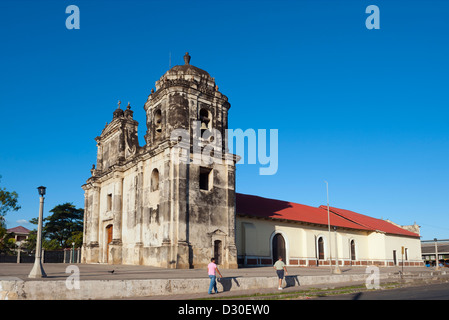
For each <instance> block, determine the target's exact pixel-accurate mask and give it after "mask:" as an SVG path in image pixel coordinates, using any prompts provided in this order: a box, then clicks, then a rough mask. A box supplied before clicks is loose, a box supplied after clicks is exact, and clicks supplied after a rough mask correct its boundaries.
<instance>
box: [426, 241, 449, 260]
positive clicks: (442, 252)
mask: <svg viewBox="0 0 449 320" xmlns="http://www.w3.org/2000/svg"><path fill="white" fill-rule="evenodd" d="M436 245H437V248H435V241H434V240H424V241H422V242H421V250H422V259H423V260H424V262H425V263H426V264H427V263H429V264H432V265H433V264H434V263H435V256H436V251H435V249H437V250H438V260H439V261H440V262H441V260H446V259H449V239H444V240H438V241H437V242H436Z"/></svg>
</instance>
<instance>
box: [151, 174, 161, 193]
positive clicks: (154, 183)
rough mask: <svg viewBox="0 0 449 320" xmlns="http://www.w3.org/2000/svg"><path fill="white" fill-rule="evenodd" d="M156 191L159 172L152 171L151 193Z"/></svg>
mask: <svg viewBox="0 0 449 320" xmlns="http://www.w3.org/2000/svg"><path fill="white" fill-rule="evenodd" d="M157 190H159V171H158V170H157V169H153V172H151V191H152V192H153V191H157Z"/></svg>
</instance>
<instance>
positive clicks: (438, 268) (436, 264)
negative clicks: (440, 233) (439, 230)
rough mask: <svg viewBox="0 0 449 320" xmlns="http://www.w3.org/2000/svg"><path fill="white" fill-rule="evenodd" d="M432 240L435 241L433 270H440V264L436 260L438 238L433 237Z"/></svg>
mask: <svg viewBox="0 0 449 320" xmlns="http://www.w3.org/2000/svg"><path fill="white" fill-rule="evenodd" d="M433 241H434V242H435V271H440V264H439V261H438V244H437V241H438V239H437V238H435V239H433Z"/></svg>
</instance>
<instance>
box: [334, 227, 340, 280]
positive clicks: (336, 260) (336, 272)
mask: <svg viewBox="0 0 449 320" xmlns="http://www.w3.org/2000/svg"><path fill="white" fill-rule="evenodd" d="M334 232H335V269H334V271H333V273H334V274H341V270H340V267H339V266H338V264H339V263H338V247H337V243H338V241H337V227H336V226H334Z"/></svg>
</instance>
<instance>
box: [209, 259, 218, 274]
mask: <svg viewBox="0 0 449 320" xmlns="http://www.w3.org/2000/svg"><path fill="white" fill-rule="evenodd" d="M216 267H217V265H216V264H215V263H213V262H211V263H209V264H208V265H207V273H208V274H209V275H210V276H215V268H216Z"/></svg>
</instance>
